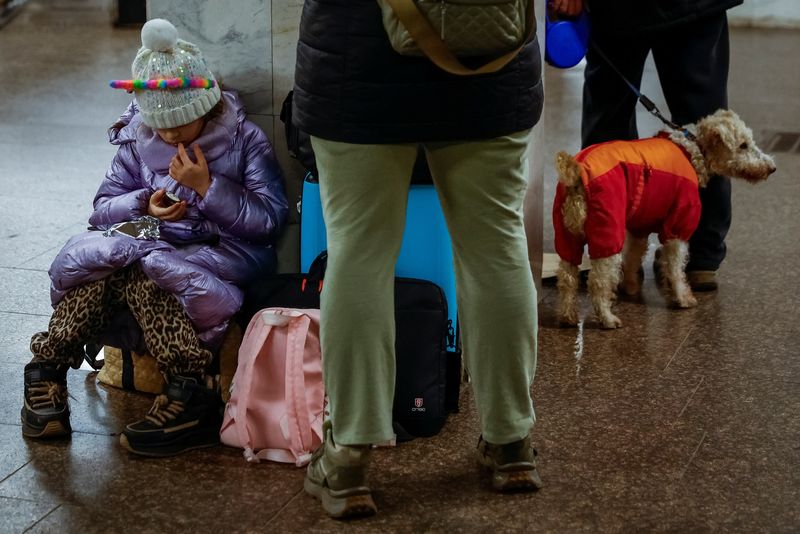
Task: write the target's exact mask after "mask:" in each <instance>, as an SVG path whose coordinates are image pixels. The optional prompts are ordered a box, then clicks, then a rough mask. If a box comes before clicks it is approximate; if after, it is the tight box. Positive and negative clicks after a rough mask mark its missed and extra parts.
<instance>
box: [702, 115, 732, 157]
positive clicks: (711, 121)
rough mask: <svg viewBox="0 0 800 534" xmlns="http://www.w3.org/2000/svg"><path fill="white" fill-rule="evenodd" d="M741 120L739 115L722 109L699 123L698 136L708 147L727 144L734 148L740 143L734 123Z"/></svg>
mask: <svg viewBox="0 0 800 534" xmlns="http://www.w3.org/2000/svg"><path fill="white" fill-rule="evenodd" d="M737 121H738V122H741V119H740V118H739V116H738V115H737V114H736V113H735V112H733V111H731V110H728V109H721V110H719V111H717V112H716V113H714V114H713V115H709V116H708V117H706V118H704V119H702V120H701V121H700V122H698V123H697V137H698V138H700V139H702V140H703V144H704V145H706V146H707V147H709V148H711V147H715V146H725V147H726V148H727V149H728V150H734V149H735V148H736V147H737V145H738V143H737V139H736V132H735V130H736V128H735V126H734V124H735V123H736V122H737Z"/></svg>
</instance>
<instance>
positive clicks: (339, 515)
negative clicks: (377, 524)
mask: <svg viewBox="0 0 800 534" xmlns="http://www.w3.org/2000/svg"><path fill="white" fill-rule="evenodd" d="M303 489H304V490H305V491H306V493H308V494H309V495H311V496H312V497H314V498H315V499H317V500H318V501H320V502H321V503H322V508H323V509H324V510H325V512H327V513H328V515H329V516H331V517H333V518H334V519H346V518H355V517H368V516H371V515H375V513H376V512H377V511H378V507H377V506H375V501H373V500H372V494H371V493H370V491H369V489H366V488H363V489H360V488H359V489H355V490H347V491H348V492H354V493H349V494H344V495H331V493H330V491H331V490H330V489H328V488H324V487H322V486H320V485H319V484H315V483H314V482H312V481H311V480H309V479H308V477H306V478H305V480H304V481H303Z"/></svg>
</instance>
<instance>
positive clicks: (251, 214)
mask: <svg viewBox="0 0 800 534" xmlns="http://www.w3.org/2000/svg"><path fill="white" fill-rule="evenodd" d="M142 44H143V46H142V48H140V49H139V51H138V53H137V55H136V58H135V59H134V61H133V66H132V72H133V78H134V80H125V81H115V82H112V87H121V88H125V89H128V90H131V91H132V92H133V93H134V94H135V96H136V98H135V100H134V102H133V103H131V105H130V106H129V107H128V109H127V111H126V112H125V114H123V116H122V117H120V120H119V122H117V123H116V124H115V125H114V126H112V128H111V129H110V130H109V136H110V139H111V143H112V144H114V145H116V146H117V147H118V151H117V154H116V157H115V158H114V160H113V161H112V163H111V167H110V169H109V170H108V172H107V174H106V177H105V179H104V180H103V182H102V184H101V185H100V188H99V190H98V192H97V195H96V196H95V199H94V212H93V213H92V215H91V217H90V218H89V223H90V224H91V225H92V226H93V227H94V228H95V229H96V230H95V231H88V232H85V233H83V234H80V235H77V236H74V237H73V238H71V239H70V240H69V241H68V242H67V244H66V245H65V246H64V248H63V249H62V250H61V251H60V252H59V254H58V255H57V257H56V259H55V260H54V262H53V265H52V267H51V268H50V271H49V274H50V278H51V299H52V302H53V306H54V308H55V311H54V312H53V316H52V318H51V319H50V323H49V326H48V330H47V331H46V332H40V333H37V334H35V335H34V336H33V337H32V339H31V352H32V353H33V359H32V360H31V362H30V363H29V364H28V365H26V366H25V393H24V395H25V401H24V406H23V408H22V433H23V435H25V436H28V437H34V438H41V437H59V436H69V434H70V433H71V427H70V422H69V406H68V403H67V389H66V387H67V382H66V372H67V369H68V367H70V366H72V367H74V368H77V367H79V366H80V363H81V361H82V359H83V356H84V345H86V344H87V343H92V342H97V341H98V340H100V339H102V337H103V335H104V330H105V329H106V328H107V327H108V325H109V323H110V321H111V319H112V317H113V316H114V315H115V314H116V313H119V311H120V309H124V308H125V307H127V308H128V309H129V310H130V312H131V314H132V315H133V316H134V317H135V319H136V322H137V323H138V326H139V327H140V328H141V331H142V335H143V337H144V342H145V344H146V348H147V351H148V352H149V353H150V354H151V355H152V356H153V357H155V359H156V360H157V362H158V364H159V368H160V370H161V372H162V373H163V374H164V375H165V378H166V379H167V385H166V386H165V390H164V392H163V394H162V395H159V396H158V397H157V398H156V401H155V404H154V405H153V407H152V408H151V409H150V412H149V413H148V414H147V415H146V416H145V417H144V418H143V419H142V420H140V421H138V422H135V423H132V424H130V425H128V426H127V427H126V428H125V430H124V432H123V434H122V435H121V436H120V441H121V443H122V445H123V446H124V447H126V448H127V449H128V450H130V451H132V452H134V453H138V454H143V455H148V456H168V455H173V454H178V453H180V452H183V451H185V450H189V449H194V448H199V447H204V446H210V445H213V444H216V443H218V441H219V428H220V424H221V421H222V415H221V400H220V398H219V395H218V394H217V393H216V392H215V391H213V390H212V389H210V388H208V387H206V384H205V380H204V378H205V371H206V367H207V366H208V365H209V363H210V362H211V360H212V357H213V351H214V350H216V349H217V348H218V347H219V344H220V343H221V341H222V337H223V335H224V333H225V331H226V329H227V326H228V321H229V319H230V318H231V317H232V316H233V315H234V314H235V313H236V312H237V311H238V309H239V307H240V306H241V303H242V297H243V293H242V289H241V287H243V286H245V285H246V284H248V283H249V282H251V281H252V280H254V279H255V278H257V277H259V276H261V275H263V274H266V273H270V272H273V271H274V270H275V268H276V257H275V251H274V248H273V243H274V242H275V239H276V237H277V236H278V233H279V231H280V229H281V228H282V226H283V223H284V222H285V219H286V215H287V211H288V209H287V201H286V195H285V192H284V187H283V183H282V177H281V172H280V168H279V167H278V163H277V160H276V158H275V154H274V152H273V150H272V146H271V144H270V142H269V140H268V139H267V137H266V135H265V134H264V133H263V132H262V131H261V130H260V129H259V128H258V127H257V126H256V125H255V124H253V123H251V122H249V121H248V120H247V119H246V118H245V113H244V109H243V107H242V104H241V103H240V101H239V99H238V97H237V95H236V94H235V93H233V92H229V91H221V90H220V87H219V85H218V84H217V83H216V80H215V79H214V76H213V74H212V73H211V72H210V71H209V69H208V67H207V66H206V63H205V60H204V59H203V57H202V55H201V53H200V50H199V49H198V48H197V47H196V46H195V45H193V44H191V43H189V42H186V41H183V40H181V39H178V34H177V30H176V29H175V27H174V26H173V25H172V24H170V23H169V22H167V21H165V20H160V19H156V20H152V21H150V22H148V23H147V24H145V26H144V27H143V29H142ZM120 223H127V224H124V225H122V227H120ZM126 234H128V235H126Z"/></svg>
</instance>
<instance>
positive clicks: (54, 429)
mask: <svg viewBox="0 0 800 534" xmlns="http://www.w3.org/2000/svg"><path fill="white" fill-rule="evenodd" d="M71 434H72V428H71V427H70V426H69V425H65V424H64V423H63V422H61V421H48V423H47V424H46V425H44V428H34V427H32V426H30V425H28V424H26V423H25V421H22V435H23V436H25V437H26V438H39V439H41V438H48V439H51V438H65V437H69V436H70V435H71Z"/></svg>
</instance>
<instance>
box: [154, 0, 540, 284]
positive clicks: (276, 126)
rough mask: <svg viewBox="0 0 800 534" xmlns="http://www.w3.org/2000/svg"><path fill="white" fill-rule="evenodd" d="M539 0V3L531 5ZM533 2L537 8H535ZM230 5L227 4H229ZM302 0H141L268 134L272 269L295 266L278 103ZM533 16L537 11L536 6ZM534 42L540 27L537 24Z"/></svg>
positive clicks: (536, 234)
mask: <svg viewBox="0 0 800 534" xmlns="http://www.w3.org/2000/svg"><path fill="white" fill-rule="evenodd" d="M539 4H541V5H539ZM543 5H544V4H543V3H542V2H537V6H538V7H537V10H540V11H541V9H542V8H543ZM234 6H235V7H234ZM302 8H303V1H302V0H236V2H235V3H233V2H229V1H227V0H149V1H148V2H147V14H148V18H165V19H167V20H170V21H171V22H172V23H173V24H175V26H176V27H177V28H178V31H179V34H180V36H181V38H183V39H186V40H188V41H191V42H193V43H195V44H197V45H198V46H199V47H200V49H201V50H202V51H203V54H204V55H205V57H206V60H207V61H208V63H209V66H210V67H211V69H212V71H213V72H214V73H215V74H216V75H217V76H218V77H219V78H221V79H222V81H223V83H225V84H227V85H229V86H230V87H235V88H237V89H238V90H239V91H240V93H241V95H242V98H243V100H244V102H245V104H246V106H247V109H248V113H249V116H250V118H251V119H252V120H253V121H254V122H255V123H257V124H258V125H259V126H261V127H262V128H263V129H264V131H265V132H267V134H268V135H269V136H270V139H272V141H273V145H274V146H275V149H276V152H277V154H278V159H279V160H280V163H281V166H282V167H283V169H284V173H285V175H286V178H287V180H286V182H287V189H288V193H289V203H290V206H291V207H292V210H291V217H292V218H291V223H292V224H290V227H289V229H288V231H287V233H286V235H284V237H283V239H282V242H281V243H280V246H279V258H280V269H281V270H282V271H294V270H297V269H298V267H299V240H300V239H299V235H300V234H299V226H298V224H297V220H298V214H297V211H296V210H295V209H294V206H295V204H296V203H297V201H298V200H299V197H300V188H301V184H302V178H303V175H304V172H303V169H302V167H301V166H300V165H299V164H298V163H297V162H296V161H295V160H293V159H292V158H291V157H290V156H289V154H288V152H287V150H286V140H285V135H284V132H283V123H282V122H281V121H280V118H279V114H280V109H281V103H282V102H283V99H284V98H285V96H286V94H287V93H288V92H289V91H290V90H291V88H292V84H293V80H294V64H295V52H296V50H295V49H296V46H297V35H298V25H299V21H300V13H301V11H302ZM537 14H538V18H539V20H540V21H543V20H544V16H543V13H537ZM539 30H540V31H539V34H540V42H541V36H543V35H544V28H543V27H542V25H541V24H540V28H539ZM542 130H543V121H542V123H540V125H539V126H537V128H536V131H535V133H534V142H533V144H532V148H531V152H530V187H529V189H528V194H527V197H526V201H525V219H526V231H527V234H528V244H529V255H530V258H531V267H532V269H533V270H534V273H535V275H536V279H537V280H539V278H540V274H541V258H542V221H543V210H542V174H543V164H542V163H543V159H542V158H543V143H542V142H541V141H542Z"/></svg>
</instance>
